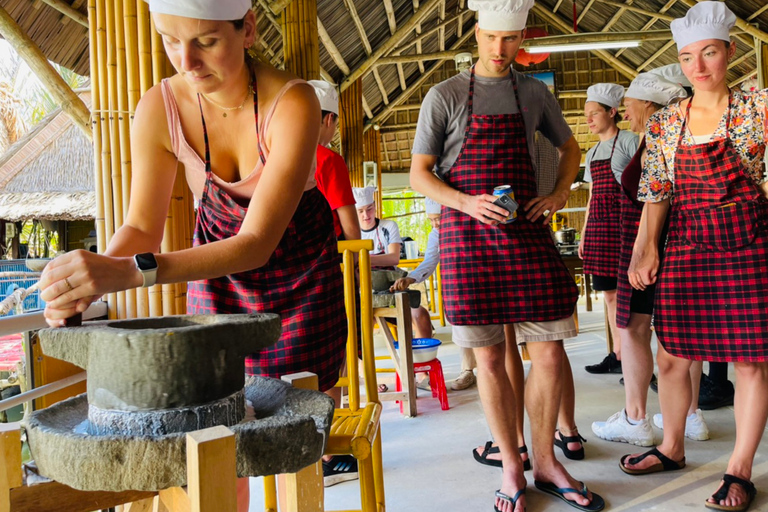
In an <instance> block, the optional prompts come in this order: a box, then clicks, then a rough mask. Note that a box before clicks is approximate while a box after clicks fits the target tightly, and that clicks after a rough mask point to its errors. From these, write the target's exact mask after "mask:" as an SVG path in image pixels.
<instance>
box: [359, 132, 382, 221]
mask: <svg viewBox="0 0 768 512" xmlns="http://www.w3.org/2000/svg"><path fill="white" fill-rule="evenodd" d="M380 144H381V135H380V134H379V132H378V130H368V131H367V132H365V133H364V134H363V158H365V161H366V162H373V163H374V164H376V169H378V173H377V174H378V179H377V182H376V188H377V191H376V215H377V216H378V217H379V218H381V214H382V210H381V206H382V197H381V191H382V188H381V148H380Z"/></svg>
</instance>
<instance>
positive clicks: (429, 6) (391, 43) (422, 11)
mask: <svg viewBox="0 0 768 512" xmlns="http://www.w3.org/2000/svg"><path fill="white" fill-rule="evenodd" d="M438 2H440V0H427V2H426V3H425V4H424V5H423V6H422V7H420V8H419V10H418V11H416V12H415V13H414V14H413V15H412V16H411V18H410V19H409V20H408V21H407V22H405V23H403V25H402V26H400V27H399V28H398V29H397V31H396V32H395V33H394V34H393V35H392V36H391V37H390V38H389V39H387V40H386V41H385V42H384V43H383V44H382V45H381V46H379V47H378V48H377V49H376V51H374V52H373V53H371V55H369V56H368V58H367V59H365V61H363V63H362V64H360V66H358V67H357V69H355V70H354V71H352V73H350V74H349V76H347V77H346V78H345V79H344V81H343V82H342V83H341V90H342V91H344V90H346V89H347V88H348V87H349V86H350V85H351V84H352V83H354V81H355V80H357V79H358V78H360V77H362V76H363V75H365V74H366V73H367V72H368V71H370V70H371V68H372V67H373V66H374V64H375V63H376V61H377V60H379V59H380V58H381V57H383V56H384V55H387V54H388V53H389V52H391V51H392V50H393V49H394V48H395V47H396V46H397V45H398V44H399V43H400V42H401V41H402V40H403V39H405V38H406V37H408V36H409V35H410V34H411V32H412V31H413V30H414V29H415V27H416V25H417V24H419V23H420V22H421V21H422V20H423V19H424V18H425V17H426V16H427V15H428V14H429V13H431V12H432V11H433V10H434V9H435V7H436V6H437V4H438Z"/></svg>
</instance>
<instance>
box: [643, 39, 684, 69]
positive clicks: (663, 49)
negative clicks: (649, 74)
mask: <svg viewBox="0 0 768 512" xmlns="http://www.w3.org/2000/svg"><path fill="white" fill-rule="evenodd" d="M674 45H675V41H674V40H670V41H667V42H666V43H665V44H663V45H662V46H661V48H659V49H658V50H656V52H655V53H654V54H653V55H651V56H650V57H648V59H646V61H645V62H643V63H642V64H640V65H639V66H638V67H637V70H638V71H642V70H644V69H645V68H647V67H648V66H649V65H650V64H651V63H652V62H653V61H655V60H656V59H658V58H659V57H661V56H662V55H663V54H664V53H666V52H667V50H669V49H670V48H672V47H673V46H674Z"/></svg>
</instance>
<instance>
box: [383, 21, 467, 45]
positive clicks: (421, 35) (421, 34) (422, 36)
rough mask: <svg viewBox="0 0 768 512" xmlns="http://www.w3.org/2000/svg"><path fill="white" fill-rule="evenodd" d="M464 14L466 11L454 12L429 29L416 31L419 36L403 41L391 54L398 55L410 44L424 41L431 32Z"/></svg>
mask: <svg viewBox="0 0 768 512" xmlns="http://www.w3.org/2000/svg"><path fill="white" fill-rule="evenodd" d="M465 14H467V13H466V12H462V13H459V14H456V15H455V16H452V17H451V18H448V19H447V20H445V21H444V22H442V23H438V24H437V25H436V26H434V27H432V28H431V29H429V30H427V31H426V32H418V34H419V36H418V37H416V38H414V39H411V40H410V41H408V42H407V43H405V44H404V45H403V46H401V47H398V48H397V50H395V51H394V52H392V54H393V55H400V54H401V53H402V52H404V51H405V50H407V49H408V48H410V47H412V46H414V45H416V44H417V43H421V42H422V41H424V40H425V39H426V38H428V37H430V36H432V34H434V33H435V32H437V31H438V30H440V29H441V28H444V27H446V26H448V25H450V24H451V23H453V22H454V21H456V20H458V19H463V16H464V15H465ZM459 37H461V36H459ZM419 48H420V46H419ZM417 50H418V51H419V52H421V50H420V49H418V48H417Z"/></svg>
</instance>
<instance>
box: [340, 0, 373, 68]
mask: <svg viewBox="0 0 768 512" xmlns="http://www.w3.org/2000/svg"><path fill="white" fill-rule="evenodd" d="M344 6H345V7H346V8H347V11H349V15H350V16H352V21H353V22H354V24H355V28H357V33H358V35H359V36H360V41H362V43H363V48H365V54H366V55H370V54H371V52H372V51H373V50H372V49H371V42H370V41H368V34H366V33H365V27H364V26H363V20H361V19H360V16H358V14H357V8H355V2H354V1H353V0H344Z"/></svg>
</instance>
